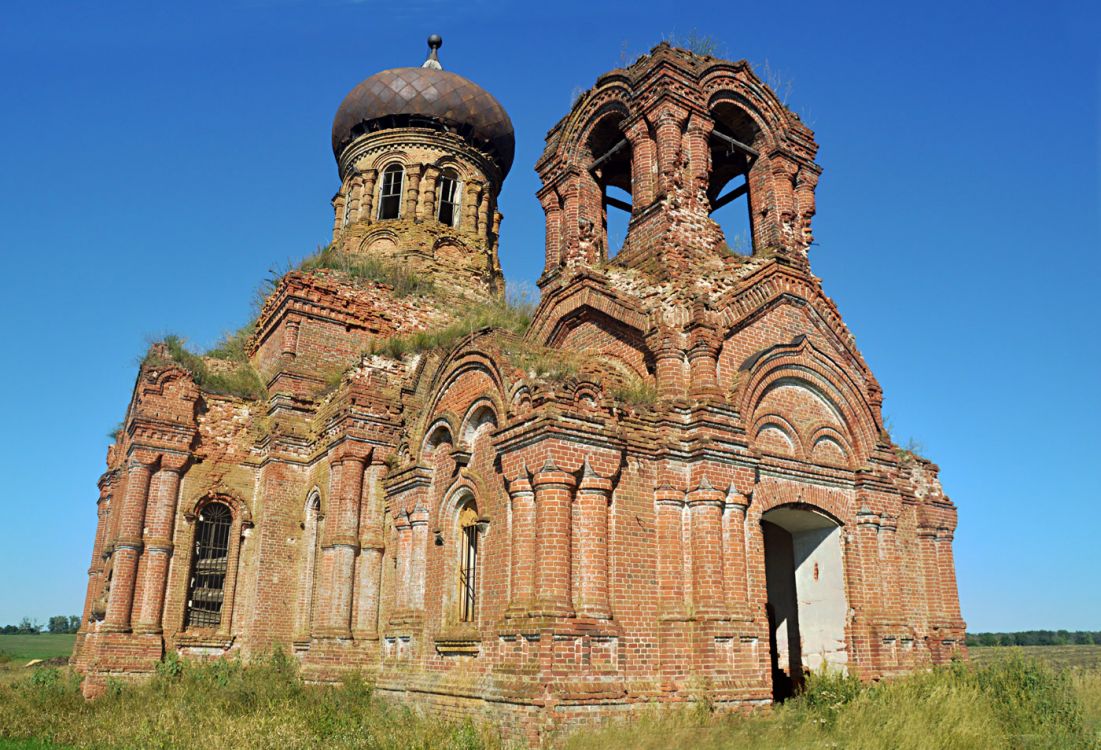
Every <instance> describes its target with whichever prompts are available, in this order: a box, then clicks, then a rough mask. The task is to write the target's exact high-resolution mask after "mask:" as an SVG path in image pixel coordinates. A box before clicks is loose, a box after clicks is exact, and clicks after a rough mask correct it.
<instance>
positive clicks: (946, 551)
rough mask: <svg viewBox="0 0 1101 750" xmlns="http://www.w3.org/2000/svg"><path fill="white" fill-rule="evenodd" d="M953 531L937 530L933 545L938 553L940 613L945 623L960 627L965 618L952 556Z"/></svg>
mask: <svg viewBox="0 0 1101 750" xmlns="http://www.w3.org/2000/svg"><path fill="white" fill-rule="evenodd" d="M952 539H953V534H952V530H951V529H947V528H941V529H937V535H936V537H935V539H934V540H933V544H934V546H935V547H936V551H937V565H938V570H939V574H940V575H939V579H940V586H939V587H938V588H939V591H940V600H941V605H940V613H941V617H942V618H943V620H944V623H945V624H946V625H948V626H950V627H958V626H959V625H960V624H961V620H962V619H963V616H962V615H961V613H960V593H959V588H958V587H957V585H956V563H955V560H954V558H953V555H952Z"/></svg>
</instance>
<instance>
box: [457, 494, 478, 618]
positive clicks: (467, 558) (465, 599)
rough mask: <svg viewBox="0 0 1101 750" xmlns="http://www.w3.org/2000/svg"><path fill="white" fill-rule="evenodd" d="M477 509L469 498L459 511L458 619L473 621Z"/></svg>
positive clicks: (476, 566) (476, 588) (476, 573)
mask: <svg viewBox="0 0 1101 750" xmlns="http://www.w3.org/2000/svg"><path fill="white" fill-rule="evenodd" d="M477 576H478V511H477V510H476V509H475V508H474V501H473V500H469V501H467V503H466V504H465V505H464V506H463V507H462V509H461V510H460V511H459V621H460V622H474V616H475V612H476V611H477V610H476V607H477V604H478V577H477Z"/></svg>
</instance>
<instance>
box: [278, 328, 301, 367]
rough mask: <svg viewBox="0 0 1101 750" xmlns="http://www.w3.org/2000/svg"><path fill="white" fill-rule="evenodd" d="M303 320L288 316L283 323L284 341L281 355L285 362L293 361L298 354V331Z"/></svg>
mask: <svg viewBox="0 0 1101 750" xmlns="http://www.w3.org/2000/svg"><path fill="white" fill-rule="evenodd" d="M301 326H302V321H301V320H300V319H299V318H297V317H288V318H287V322H286V323H285V324H284V325H283V341H282V347H281V351H280V352H279V357H280V359H282V360H283V361H284V362H291V361H293V360H294V359H295V357H297V356H298V331H299V329H300V328H301Z"/></svg>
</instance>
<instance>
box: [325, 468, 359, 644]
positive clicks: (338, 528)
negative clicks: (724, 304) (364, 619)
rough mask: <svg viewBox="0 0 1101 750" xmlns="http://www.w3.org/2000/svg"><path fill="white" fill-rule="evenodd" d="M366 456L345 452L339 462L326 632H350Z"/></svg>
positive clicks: (346, 634) (341, 634)
mask: <svg viewBox="0 0 1101 750" xmlns="http://www.w3.org/2000/svg"><path fill="white" fill-rule="evenodd" d="M365 463H366V460H365V459H364V458H363V457H361V456H356V455H351V454H345V455H344V456H343V457H342V458H341V459H340V461H339V464H340V484H339V487H340V494H339V500H338V502H337V512H336V518H335V519H334V521H335V524H334V525H335V528H334V530H333V537H332V547H333V578H332V600H331V602H330V606H331V609H330V610H329V611H330V616H329V630H330V631H331V632H330V633H328V635H331V636H335V637H339V638H351V636H352V583H353V581H354V580H355V562H356V554H357V553H358V552H359V505H360V495H361V494H362V492H363V469H364V464H365Z"/></svg>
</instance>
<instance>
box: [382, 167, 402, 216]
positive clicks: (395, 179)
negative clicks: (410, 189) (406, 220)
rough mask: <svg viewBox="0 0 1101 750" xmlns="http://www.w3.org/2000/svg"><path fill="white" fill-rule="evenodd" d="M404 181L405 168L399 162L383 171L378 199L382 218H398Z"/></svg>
mask: <svg viewBox="0 0 1101 750" xmlns="http://www.w3.org/2000/svg"><path fill="white" fill-rule="evenodd" d="M404 182H405V170H404V169H402V168H401V166H400V165H398V164H391V165H390V166H389V167H387V168H386V170H385V171H384V172H383V173H382V187H381V188H380V189H379V201H378V217H379V218H380V219H396V218H398V216H399V215H400V214H401V187H402V184H403V183H404Z"/></svg>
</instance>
